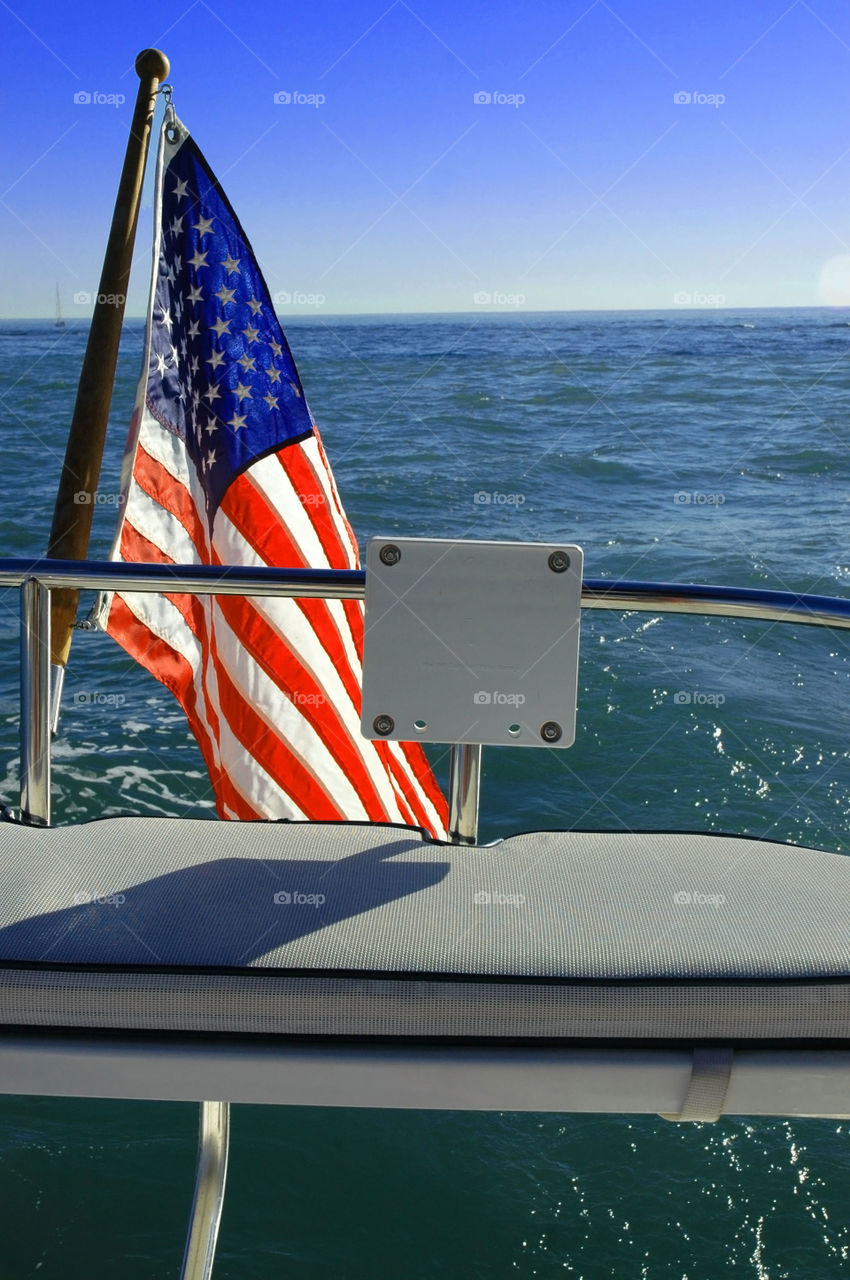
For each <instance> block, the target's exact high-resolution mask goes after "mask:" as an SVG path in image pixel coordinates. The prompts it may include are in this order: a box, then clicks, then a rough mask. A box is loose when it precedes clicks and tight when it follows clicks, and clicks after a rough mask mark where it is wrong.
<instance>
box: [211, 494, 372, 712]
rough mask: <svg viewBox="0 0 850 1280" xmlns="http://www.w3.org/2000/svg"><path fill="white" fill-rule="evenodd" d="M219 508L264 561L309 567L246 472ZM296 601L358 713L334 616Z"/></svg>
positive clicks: (354, 678)
mask: <svg viewBox="0 0 850 1280" xmlns="http://www.w3.org/2000/svg"><path fill="white" fill-rule="evenodd" d="M221 509H222V511H223V512H224V514H225V515H226V516H227V518H228V519H229V520H230V521H231V522H232V524H233V525H235V527H236V528H237V529H238V531H239V533H240V534H241V536H242V537H243V538H244V539H245V541H246V542H247V543H248V545H249V546H250V547H251V548H252V549H253V550H254V551H255V552H256V554H257V555H258V556H259V558H260V559H261V560H262V561H263V562H264V563H265V564H268V565H277V566H282V567H286V568H291V569H307V568H309V567H310V566H309V564H308V562H307V560H306V558H305V557H304V555H303V553H302V551H301V548H300V547H299V546H298V543H297V542H296V541H295V539H294V538H293V536H292V534H291V533H290V532H289V530H288V529H287V527H286V525H285V524H284V523H283V521H282V520H281V517H280V516H279V515H278V513H277V512H276V511H275V510H274V509H273V508H272V507H270V506H269V504H268V502H267V501H266V498H265V495H264V494H262V493H261V492H260V490H259V489H258V488H257V486H256V485H255V484H253V483H252V482H251V479H250V477H249V476H248V475H246V474H243V475H241V476H237V478H236V479H235V480H234V481H233V484H231V486H230V488H229V489H228V491H227V493H226V494H225V495H224V500H223V501H222V504H221ZM213 560H214V563H216V564H220V563H221V561H220V560H219V558H218V554H217V553H216V551H215V550H213ZM297 604H298V608H299V609H300V610H301V612H302V613H303V614H304V617H305V618H306V619H307V621H308V622H309V624H310V626H311V627H312V629H313V631H314V632H315V635H316V639H317V640H318V642H319V644H320V645H321V646H322V648H323V649H324V650H325V652H326V653H327V655H328V657H329V658H330V660H331V662H332V663H333V665H334V667H335V668H336V671H337V674H338V675H339V677H340V679H341V680H342V682H343V684H344V686H345V691H346V693H347V694H348V696H349V698H350V699H351V701H352V703H353V704H354V706H355V707H356V709H357V714H358V715H359V714H360V698H361V693H360V678H359V673H358V672H355V671H352V669H351V664H350V662H349V660H348V655H347V654H346V652H345V648H344V646H343V643H342V638H341V637H340V634H339V630H338V628H337V624H336V620H335V619H334V616H333V614H332V613H331V611H330V609H329V608H328V605H327V602H326V601H324V600H298V601H297ZM360 653H362V649H361V650H359V651H358V656H359V654H360Z"/></svg>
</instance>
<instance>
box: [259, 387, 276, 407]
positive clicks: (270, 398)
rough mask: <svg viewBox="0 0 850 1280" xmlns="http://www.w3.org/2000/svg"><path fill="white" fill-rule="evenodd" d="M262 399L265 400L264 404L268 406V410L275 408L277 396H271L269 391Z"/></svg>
mask: <svg viewBox="0 0 850 1280" xmlns="http://www.w3.org/2000/svg"><path fill="white" fill-rule="evenodd" d="M263 399H264V400H265V402H266V404H267V405H268V406H269V408H270V409H276V408H277V403H278V402H277V396H273V395H272V393H271V392H270V391H267V392H266V394H265V395H264V396H263Z"/></svg>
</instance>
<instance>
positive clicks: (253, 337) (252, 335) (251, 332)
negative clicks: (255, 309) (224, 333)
mask: <svg viewBox="0 0 850 1280" xmlns="http://www.w3.org/2000/svg"><path fill="white" fill-rule="evenodd" d="M242 332H243V333H244V335H245V337H246V338H247V339H248V341H249V342H256V341H257V339H258V338H259V336H260V331H259V329H252V328H251V326H250V325H248V328H247V329H243V330H242Z"/></svg>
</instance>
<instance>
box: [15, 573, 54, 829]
mask: <svg viewBox="0 0 850 1280" xmlns="http://www.w3.org/2000/svg"><path fill="white" fill-rule="evenodd" d="M20 732H21V819H22V820H23V821H24V822H27V823H29V824H30V826H34V827H46V826H49V825H50V591H49V589H48V588H47V587H45V586H42V584H41V583H40V582H39V581H38V579H37V578H28V579H27V581H26V582H25V583H24V584H23V586H22V587H21V731H20Z"/></svg>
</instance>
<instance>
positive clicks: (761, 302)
mask: <svg viewBox="0 0 850 1280" xmlns="http://www.w3.org/2000/svg"><path fill="white" fill-rule="evenodd" d="M0 25H2V33H3V46H4V52H5V55H6V63H7V68H8V70H7V80H6V87H5V88H4V97H5V101H4V111H5V119H6V125H7V127H6V129H5V131H4V140H3V143H2V150H0V192H2V203H0V221H2V235H3V246H4V252H3V259H2V297H0V314H2V315H3V316H5V317H16V316H38V315H48V314H50V313H51V312H52V308H53V294H54V288H55V284H56V283H57V282H58V283H59V286H60V289H61V293H62V297H63V301H64V305H65V309H66V311H67V312H68V313H69V314H70V315H74V316H77V315H79V316H80V317H82V316H83V315H85V314H87V313H88V309H87V308H86V306H85V304H83V303H77V304H75V303H74V302H73V297H74V294H75V293H83V294H84V293H86V292H92V291H94V290H96V285H97V281H98V278H99V274H100V265H101V260H102V255H103V247H104V243H105V238H106V233H107V230H108V226H109V222H110V218H111V212H112V202H113V199H114V195H115V189H116V185H117V181H118V174H119V171H120V166H121V160H122V157H123V151H124V146H125V143H126V134H127V127H128V124H129V119H130V114H131V110H132V100H133V96H134V93H135V87H136V84H137V80H136V77H135V74H134V72H133V70H132V62H133V59H134V57H135V55H136V53H137V52H138V51H139V50H140V49H141V48H144V47H145V46H146V45H151V44H153V45H157V46H158V47H160V48H162V49H163V50H164V51H165V52H166V53H167V54H168V56H169V58H170V59H171V65H172V72H171V81H172V83H173V85H174V101H175V106H176V108H177V111H178V113H179V115H180V116H181V118H182V119H183V121H184V123H185V124H186V125H187V126H188V128H189V129H190V130H191V131H192V133H193V134H194V136H195V138H196V140H197V141H198V143H199V145H200V146H201V148H202V150H203V151H204V152H205V154H206V156H207V158H208V160H209V162H210V164H211V165H212V167H213V169H214V170H215V171H216V172H217V174H218V176H219V178H220V179H221V180H222V183H223V186H224V188H225V190H226V191H227V193H228V195H229V197H230V199H231V202H232V203H233V205H234V207H235V209H236V211H237V213H238V214H239V217H240V219H241V221H242V224H243V226H244V227H245V230H246V232H247V233H248V235H249V237H250V238H251V240H252V242H253V245H254V249H255V251H256V254H257V257H258V259H259V261H260V264H261V266H262V268H263V270H264V272H265V274H266V278H267V280H268V282H269V286H270V288H271V290H272V292H273V293H277V294H279V295H287V294H288V295H290V296H291V297H292V298H293V299H294V300H293V301H292V302H290V303H288V304H287V303H286V302H281V303H280V306H279V310H280V312H281V314H282V315H284V316H285V315H286V314H287V313H293V312H294V313H300V314H305V313H309V312H310V311H311V310H312V309H313V308H314V307H315V308H321V309H322V312H323V313H324V314H338V313H346V312H391V311H397V312H415V311H473V310H475V309H476V308H477V307H481V308H483V309H487V310H491V309H497V308H510V307H511V306H513V305H518V306H522V307H523V308H526V309H532V310H549V309H556V310H559V309H586V308H633V307H637V308H641V307H645V308H673V307H677V306H681V305H687V304H691V305H700V306H703V305H717V304H721V305H726V306H729V307H751V306H811V305H818V304H820V303H824V302H827V303H848V302H850V93H848V88H847V86H848V84H850V8H848V6H847V5H846V3H844V4H842V3H840V0H812V2H811V3H810V2H809V0H796V2H793V3H790V4H789V3H788V2H787V0H777V2H776V3H773V2H770V3H768V2H767V0H752V2H751V3H749V4H746V5H744V4H741V3H740V0H736V2H735V3H732V2H728V0H708V2H707V3H706V4H704V5H700V6H689V5H683V4H681V2H680V0H679V2H677V3H673V2H671V0H655V2H653V0H612V2H611V3H608V0H596V2H595V3H593V0H577V2H576V3H573V2H572V0H568V2H567V3H564V2H560V3H554V2H552V3H534V2H533V0H532V2H531V3H528V2H526V3H520V2H519V0H517V2H515V3H514V2H506V0H488V2H487V3H485V2H484V0H473V2H472V3H464V4H459V3H457V2H456V0H454V2H452V3H449V2H448V0H396V2H395V3H390V4H389V5H388V4H387V0H374V3H373V2H372V0H347V2H346V3H345V4H343V3H341V2H340V0H311V3H310V4H309V5H295V4H290V3H283V4H273V5H271V4H268V3H263V4H259V3H254V2H253V0H248V2H247V3H243V4H241V5H238V6H237V5H228V6H225V5H224V4H222V3H220V0H194V3H192V2H191V0H190V2H189V3H188V4H186V6H185V8H184V7H183V6H182V4H181V3H178V5H176V6H175V5H173V4H165V3H162V0H148V2H147V3H146V4H144V5H135V6H132V7H129V6H128V7H126V8H125V7H122V6H119V5H115V4H112V3H110V4H106V3H103V0H75V3H74V4H73V5H70V4H68V3H67V2H66V3H62V4H59V3H39V0H34V2H31V3H29V4H28V5H27V6H23V5H22V4H20V3H19V0H12V3H11V4H7V3H5V0H2V7H0ZM80 93H84V94H85V93H87V94H95V93H99V94H102V95H107V96H115V95H122V94H123V95H124V97H125V99H126V101H125V102H124V103H123V104H120V105H118V106H115V105H110V104H108V103H100V104H99V103H96V102H89V103H78V102H75V100H74V99H75V95H77V94H80ZM280 94H283V95H286V94H289V95H290V97H294V96H295V95H296V94H298V95H304V96H306V97H307V98H311V97H312V98H313V99H316V98H317V97H318V96H322V97H323V101H321V103H320V105H314V104H313V103H311V102H309V101H290V102H288V103H287V102H276V101H275V95H280ZM476 95H485V96H487V95H489V97H490V99H491V100H490V101H476ZM676 95H680V97H684V98H685V99H687V98H689V99H690V100H689V101H688V100H680V101H677V100H676ZM149 236H150V210H149V209H148V210H147V212H146V213H145V214H143V218H142V221H141V223H140V229H139V242H138V249H139V252H138V253H137V266H136V269H135V270H134V279H133V283H132V287H131V294H130V299H129V303H128V313H129V314H133V315H140V314H142V312H143V309H144V304H145V295H146V291H147V256H146V255H147V249H148V243H149ZM476 296H477V297H478V298H479V301H476ZM488 296H489V298H490V301H489V302H487V301H484V302H481V301H480V299H481V298H482V297H484V298H485V299H486V298H487V297H488Z"/></svg>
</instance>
